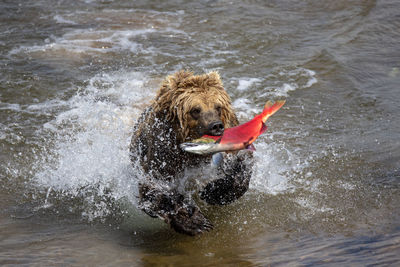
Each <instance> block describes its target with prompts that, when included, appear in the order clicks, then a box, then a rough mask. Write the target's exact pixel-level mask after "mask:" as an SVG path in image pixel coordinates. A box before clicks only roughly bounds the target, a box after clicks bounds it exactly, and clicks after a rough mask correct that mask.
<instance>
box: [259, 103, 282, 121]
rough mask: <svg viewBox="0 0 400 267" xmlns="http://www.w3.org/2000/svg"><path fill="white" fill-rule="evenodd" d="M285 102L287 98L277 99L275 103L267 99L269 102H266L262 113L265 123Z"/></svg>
mask: <svg viewBox="0 0 400 267" xmlns="http://www.w3.org/2000/svg"><path fill="white" fill-rule="evenodd" d="M285 102H286V100H277V101H275V103H272V102H271V101H267V103H265V106H264V110H263V112H262V113H261V119H262V121H263V122H264V123H265V122H266V121H267V119H268V118H269V117H270V116H271V115H273V114H274V113H275V112H277V111H278V110H279V109H280V108H281V107H282V106H283V105H284V104H285Z"/></svg>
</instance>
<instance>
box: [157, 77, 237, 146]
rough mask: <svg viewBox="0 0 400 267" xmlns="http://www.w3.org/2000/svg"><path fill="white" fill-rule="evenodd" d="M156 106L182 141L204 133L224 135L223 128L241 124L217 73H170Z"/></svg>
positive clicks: (158, 94) (158, 96) (159, 93)
mask: <svg viewBox="0 0 400 267" xmlns="http://www.w3.org/2000/svg"><path fill="white" fill-rule="evenodd" d="M153 109H154V111H155V112H157V114H161V115H162V116H163V117H165V119H166V120H167V121H168V122H170V123H171V125H172V126H173V128H175V129H174V130H175V131H177V132H178V133H177V136H178V138H179V139H180V140H179V141H181V142H183V141H185V140H189V139H194V138H199V137H201V136H202V135H205V134H208V135H221V134H222V133H223V131H224V128H229V127H233V126H236V125H237V124H238V120H237V118H236V115H235V114H234V112H233V109H232V106H231V99H230V97H229V95H228V94H227V93H226V91H225V89H224V87H223V85H222V82H221V79H220V76H219V74H218V73H217V72H210V73H207V74H203V75H193V73H192V72H188V71H179V72H177V73H175V74H173V75H171V76H168V77H167V78H166V79H165V81H164V82H163V84H162V86H161V88H160V90H159V91H158V93H157V96H156V99H155V103H153ZM159 116H160V115H159Z"/></svg>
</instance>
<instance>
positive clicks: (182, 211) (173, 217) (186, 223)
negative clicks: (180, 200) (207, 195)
mask: <svg viewBox="0 0 400 267" xmlns="http://www.w3.org/2000/svg"><path fill="white" fill-rule="evenodd" d="M169 220H170V225H171V227H172V228H173V229H174V230H175V231H177V232H179V233H183V234H187V235H192V236H194V235H197V234H201V233H203V232H205V231H210V230H212V229H213V225H212V223H211V222H210V221H209V220H208V219H207V218H206V217H205V216H204V215H203V214H202V213H201V211H200V209H199V208H198V207H196V206H193V205H185V206H184V207H180V208H179V209H178V210H177V211H176V213H174V214H170V216H169Z"/></svg>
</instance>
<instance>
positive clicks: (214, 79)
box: [207, 71, 223, 88]
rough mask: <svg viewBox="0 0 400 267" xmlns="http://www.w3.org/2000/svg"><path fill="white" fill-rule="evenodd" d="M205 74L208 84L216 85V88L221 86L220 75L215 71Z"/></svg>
mask: <svg viewBox="0 0 400 267" xmlns="http://www.w3.org/2000/svg"><path fill="white" fill-rule="evenodd" d="M207 76H208V82H209V84H210V85H213V86H216V87H217V88H223V85H222V81H221V77H220V76H219V73H218V72H217V71H212V72H209V73H208V74H207Z"/></svg>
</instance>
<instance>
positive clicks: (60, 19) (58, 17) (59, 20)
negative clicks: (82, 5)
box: [53, 15, 76, 25]
mask: <svg viewBox="0 0 400 267" xmlns="http://www.w3.org/2000/svg"><path fill="white" fill-rule="evenodd" d="M53 19H54V20H55V21H56V22H57V23H61V24H73V25H75V24H76V22H75V21H72V20H69V19H66V18H64V17H63V16H61V15H55V16H54V17H53Z"/></svg>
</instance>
